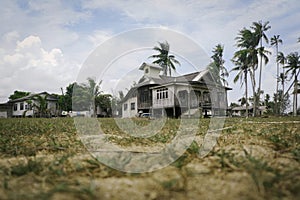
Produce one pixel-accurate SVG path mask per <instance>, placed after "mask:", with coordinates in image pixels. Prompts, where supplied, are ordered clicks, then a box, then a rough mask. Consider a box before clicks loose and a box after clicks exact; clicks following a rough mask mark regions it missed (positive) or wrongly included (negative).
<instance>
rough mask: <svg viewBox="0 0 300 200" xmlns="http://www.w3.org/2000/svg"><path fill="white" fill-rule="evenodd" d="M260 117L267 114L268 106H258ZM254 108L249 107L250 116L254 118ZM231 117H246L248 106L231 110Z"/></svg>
mask: <svg viewBox="0 0 300 200" xmlns="http://www.w3.org/2000/svg"><path fill="white" fill-rule="evenodd" d="M257 112H258V115H263V114H264V113H266V112H267V106H258V107H257ZM252 114H253V106H248V115H249V116H252ZM231 115H232V116H233V117H243V116H244V117H245V116H246V106H237V107H234V108H232V109H231Z"/></svg>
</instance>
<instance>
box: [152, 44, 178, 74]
mask: <svg viewBox="0 0 300 200" xmlns="http://www.w3.org/2000/svg"><path fill="white" fill-rule="evenodd" d="M158 44H159V46H155V47H154V48H153V50H155V51H158V52H159V54H157V55H152V56H150V57H149V58H155V59H156V60H155V61H153V62H152V63H155V64H159V65H160V66H161V67H162V68H163V74H164V75H165V76H167V73H168V71H169V75H170V76H171V71H172V69H173V70H176V67H175V64H178V65H180V63H179V61H178V60H176V59H175V56H174V55H170V45H169V43H168V42H167V41H165V42H158Z"/></svg>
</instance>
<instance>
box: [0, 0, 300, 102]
mask: <svg viewBox="0 0 300 200" xmlns="http://www.w3.org/2000/svg"><path fill="white" fill-rule="evenodd" d="M299 10H300V4H299V2H298V1H297V0H253V1H250V0H247V1H238V0H227V1H217V0H211V1H204V0H203V1H202V0H189V1H182V0H152V1H143V0H140V1H136V0H132V1H131V0H129V1H118V0H115V1H108V0H107V1H106V0H61V1H60V0H45V1H39V0H31V1H29V0H28V1H26V0H1V6H0V26H1V29H0V102H5V101H6V100H7V97H8V96H9V95H10V94H11V93H13V91H14V90H23V91H30V92H41V91H48V92H53V93H60V92H61V91H60V88H61V87H62V88H65V87H66V86H67V85H68V84H69V83H72V82H74V81H76V80H77V77H78V74H79V73H80V71H81V69H82V65H84V63H87V60H88V58H89V56H90V55H91V54H92V53H93V52H95V49H96V48H97V47H98V48H100V49H101V48H102V50H103V44H105V42H106V41H108V40H111V39H112V38H115V37H118V35H120V34H123V33H124V32H128V31H131V30H136V29H143V28H150V27H151V28H152V27H154V28H162V29H164V30H172V31H176V32H179V33H180V34H183V35H185V36H186V37H188V38H190V39H191V40H193V41H194V42H196V43H197V44H198V45H199V46H200V47H201V48H202V49H203V50H204V52H205V53H206V55H207V56H208V58H209V57H210V56H211V51H212V49H213V48H214V46H215V45H217V44H218V43H221V44H223V45H224V58H225V66H226V67H227V69H229V70H230V69H231V68H232V67H233V63H232V62H231V61H230V59H231V58H232V56H233V53H234V52H235V51H236V50H237V49H236V47H235V40H234V38H235V37H236V36H237V33H238V31H239V30H240V29H242V28H243V27H247V28H248V27H250V26H251V24H252V22H254V21H259V20H262V21H270V25H271V26H272V28H271V29H270V30H268V31H267V33H266V34H267V35H268V36H269V37H271V36H273V35H280V37H281V38H282V40H283V44H282V45H280V46H279V50H280V51H283V52H284V53H285V54H288V53H290V52H294V51H298V52H299V50H300V43H297V38H298V37H300V20H299V19H300V12H299ZM142 38H143V35H139V36H137V37H136V38H135V41H136V42H137V43H139V41H140V40H142ZM162 40H168V41H169V38H163V37H162ZM174 41H175V40H174ZM156 42H157V41H153V46H154V45H156V44H157V43H156ZM169 43H170V45H171V51H172V49H173V50H174V49H178V48H179V46H180V44H179V43H176V44H175V42H174V43H173V46H172V43H171V42H170V41H169ZM101 45H102V47H101ZM176 45H177V46H176ZM178 45H179V46H178ZM144 47H145V46H144ZM267 47H268V49H269V50H270V51H271V52H272V53H273V55H271V56H270V62H269V64H268V65H267V66H266V67H265V68H264V71H263V82H262V88H263V90H264V91H265V93H270V94H271V93H273V92H274V91H275V86H276V80H275V76H276V64H275V59H274V56H275V51H274V48H272V47H270V46H269V45H267ZM115 48H116V49H117V48H119V47H118V45H116V46H115ZM141 48H143V47H141ZM184 48H185V49H187V46H184ZM107 51H113V50H112V49H107ZM174 52H175V53H176V51H175V50H174ZM153 53H155V52H153V51H151V50H150V49H149V48H148V49H147V48H144V49H142V50H140V51H133V52H129V53H127V54H126V55H125V56H124V55H122V56H121V55H120V57H119V58H115V59H114V60H113V61H111V62H112V63H113V64H111V65H110V66H111V67H110V68H109V70H107V71H106V72H108V71H109V73H107V74H110V76H106V77H103V78H102V79H103V82H104V83H103V87H102V89H103V90H105V91H106V92H115V91H116V90H117V88H116V87H115V86H114V85H113V84H111V83H110V82H109V81H112V80H114V81H115V82H118V77H119V79H120V78H121V79H122V77H120V75H119V74H118V72H120V70H113V69H112V68H114V67H115V69H117V67H116V66H122V67H123V69H122V70H124V73H125V74H126V77H129V76H130V74H136V73H138V72H137V69H138V67H139V66H140V65H141V63H142V62H151V60H150V59H148V56H149V55H151V54H153ZM101 56H103V55H101ZM178 56H179V57H178V58H179V60H180V61H182V65H181V66H179V67H178V73H179V74H184V73H188V72H191V69H190V68H189V67H188V63H187V62H185V61H184V59H181V57H180V56H181V55H178ZM98 64H99V66H100V65H101V63H97V65H98ZM203 65H206V64H203ZM204 67H205V66H199V69H203V68H204ZM100 71H101V70H100ZM111 76H114V78H113V77H111ZM233 76H234V74H231V75H230V77H229V79H228V82H229V86H230V87H232V88H233V91H231V92H229V102H232V101H235V102H236V100H237V99H238V98H240V97H242V95H243V93H244V92H243V91H244V89H243V88H241V87H240V85H239V84H238V83H237V84H234V83H233V81H232V79H233ZM96 78H99V77H96ZM108 83H109V84H108ZM119 84H120V83H119ZM122 84H123V83H122ZM124 87H125V86H124ZM127 87H128V86H127Z"/></svg>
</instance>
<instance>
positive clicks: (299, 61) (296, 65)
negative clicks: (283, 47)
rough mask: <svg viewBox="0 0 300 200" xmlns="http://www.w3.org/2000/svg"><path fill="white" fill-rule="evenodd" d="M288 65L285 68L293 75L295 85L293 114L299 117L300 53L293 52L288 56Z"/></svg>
mask: <svg viewBox="0 0 300 200" xmlns="http://www.w3.org/2000/svg"><path fill="white" fill-rule="evenodd" d="M286 59H287V65H286V66H285V68H287V71H286V73H287V74H288V73H290V74H291V79H292V78H294V81H293V83H292V84H293V85H294V92H293V93H294V98H293V114H294V116H296V115H297V86H298V79H297V77H298V75H299V73H300V56H299V55H298V52H293V53H290V54H289V55H287V57H286Z"/></svg>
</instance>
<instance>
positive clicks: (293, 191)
mask: <svg viewBox="0 0 300 200" xmlns="http://www.w3.org/2000/svg"><path fill="white" fill-rule="evenodd" d="M201 120H203V123H201V125H200V126H199V131H198V133H197V134H196V137H195V141H194V142H193V143H192V144H191V146H190V147H189V148H188V149H187V150H186V151H185V153H184V154H183V155H181V156H180V157H179V158H178V159H177V160H176V161H175V162H173V163H172V164H171V165H169V166H167V167H164V168H162V169H159V170H155V171H153V172H145V173H126V172H121V171H118V170H116V169H112V168H110V167H108V166H106V165H104V164H102V163H100V162H98V161H97V160H96V159H95V158H94V157H93V156H92V155H91V154H90V153H89V152H88V151H87V149H86V148H85V147H84V145H83V144H82V143H81V140H80V138H79V137H78V135H77V132H76V128H75V127H74V123H73V120H72V119H70V118H68V119H59V118H58V119H0V184H1V185H0V199H101V200H102V199H103V200H105V199H133V200H134V199H152V200H160V199H161V200H162V199H178V200H180V199H222V200H223V199H299V197H300V117H296V118H292V117H284V118H282V117H269V118H249V119H243V118H227V119H226V122H225V124H224V129H223V131H222V132H221V134H220V136H219V137H218V139H217V144H216V145H215V147H214V148H213V149H212V151H210V152H209V154H207V155H206V156H205V157H199V156H198V151H199V148H200V147H201V144H199V143H200V142H198V141H201V139H203V137H204V134H205V132H206V131H207V129H208V124H209V119H201ZM100 122H101V124H102V125H101V126H102V129H103V130H105V131H104V132H105V134H107V139H108V140H109V141H111V142H112V143H114V144H116V145H117V144H119V145H120V146H123V147H126V148H129V149H131V150H134V149H138V148H140V146H146V147H147V148H148V149H149V148H150V149H151V147H154V146H155V147H157V146H158V147H160V146H163V145H164V144H165V143H168V142H169V141H170V140H172V138H173V136H172V134H173V132H174V131H173V129H174V127H175V129H176V123H178V120H175V119H170V120H169V121H168V122H167V124H166V126H165V127H164V129H163V130H162V132H161V133H159V134H160V135H159V136H155V137H151V138H147V139H132V140H129V139H128V137H127V138H125V137H122V134H124V133H121V132H120V130H118V129H117V128H116V127H115V123H114V122H113V119H101V120H100ZM137 123H141V124H145V125H147V123H148V122H147V119H143V121H138V122H137ZM135 147H136V148H135ZM147 148H146V149H147Z"/></svg>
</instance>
